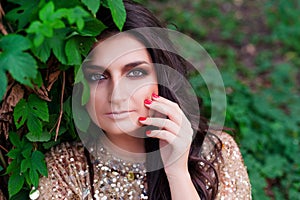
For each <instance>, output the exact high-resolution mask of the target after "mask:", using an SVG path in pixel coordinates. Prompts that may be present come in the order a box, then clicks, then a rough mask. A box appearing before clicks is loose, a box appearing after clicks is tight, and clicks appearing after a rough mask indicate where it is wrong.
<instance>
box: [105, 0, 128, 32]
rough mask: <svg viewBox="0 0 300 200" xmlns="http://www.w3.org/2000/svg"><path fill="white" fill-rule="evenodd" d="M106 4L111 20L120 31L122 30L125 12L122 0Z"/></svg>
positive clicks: (110, 0)
mask: <svg viewBox="0 0 300 200" xmlns="http://www.w3.org/2000/svg"><path fill="white" fill-rule="evenodd" d="M107 4H108V6H109V9H110V12H111V15H112V18H113V20H114V22H115V24H116V25H117V27H118V28H119V29H120V31H121V30H122V28H123V25H124V23H125V21H126V10H125V7H124V4H123V1H122V0H107Z"/></svg>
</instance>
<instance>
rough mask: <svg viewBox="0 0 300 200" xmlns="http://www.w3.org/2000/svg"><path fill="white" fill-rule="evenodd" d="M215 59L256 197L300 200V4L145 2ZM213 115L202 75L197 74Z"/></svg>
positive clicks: (272, 0)
mask: <svg viewBox="0 0 300 200" xmlns="http://www.w3.org/2000/svg"><path fill="white" fill-rule="evenodd" d="M139 2H141V3H143V4H144V5H146V7H147V8H149V9H150V10H151V11H153V12H154V13H155V14H156V16H158V18H159V19H161V20H163V21H164V22H165V23H166V24H167V25H168V27H170V28H172V29H174V28H175V29H176V30H178V31H180V32H182V33H184V34H188V35H190V36H191V37H192V38H194V39H195V40H197V41H198V42H199V43H200V44H201V45H202V46H203V47H204V48H205V49H206V50H207V51H208V53H209V54H210V56H211V57H212V59H213V60H214V61H215V63H216V65H217V66H218V68H219V69H220V71H221V74H222V76H223V79H224V84H225V86H226V92H227V111H226V126H227V127H230V128H233V129H235V133H233V134H234V137H235V139H236V141H237V143H238V144H239V146H240V149H241V152H242V154H243V157H244V161H245V164H246V165H247V169H248V173H249V176H250V181H251V184H252V194H253V199H259V200H262V199H300V168H299V166H300V145H299V139H300V138H299V135H300V116H299V114H300V98H299V97H300V95H299V94H300V87H299V86H300V70H299V65H300V1H299V0H290V1H286V0H260V1H244V0H205V1H204V0H189V1H184V0H177V1H172V0H163V1H153V0H151V1H150V0H140V1H139ZM191 81H192V83H194V84H193V85H194V86H195V87H196V88H197V93H198V94H199V95H200V96H201V97H202V98H203V99H204V106H205V109H206V110H207V111H208V112H209V110H210V107H209V106H210V99H209V95H208V94H207V91H206V90H205V87H204V83H203V81H202V80H201V77H197V76H193V77H191Z"/></svg>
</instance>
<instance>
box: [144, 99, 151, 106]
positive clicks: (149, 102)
mask: <svg viewBox="0 0 300 200" xmlns="http://www.w3.org/2000/svg"><path fill="white" fill-rule="evenodd" d="M144 103H145V104H147V105H150V104H151V103H152V101H151V100H150V99H145V101H144Z"/></svg>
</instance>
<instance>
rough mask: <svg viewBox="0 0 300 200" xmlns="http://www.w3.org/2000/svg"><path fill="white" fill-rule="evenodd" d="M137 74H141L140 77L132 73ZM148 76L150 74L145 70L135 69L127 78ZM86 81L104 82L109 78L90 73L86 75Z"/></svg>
mask: <svg viewBox="0 0 300 200" xmlns="http://www.w3.org/2000/svg"><path fill="white" fill-rule="evenodd" d="M135 72H139V74H138V75H132V74H131V73H135ZM146 75H148V72H147V71H146V70H144V69H133V70H131V71H129V72H128V73H127V74H126V76H127V77H129V78H140V77H144V76H146ZM86 79H87V80H88V81H89V82H96V81H102V80H105V79H107V76H106V75H105V74H101V73H90V74H87V75H86Z"/></svg>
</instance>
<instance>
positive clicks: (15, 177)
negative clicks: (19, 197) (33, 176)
mask: <svg viewBox="0 0 300 200" xmlns="http://www.w3.org/2000/svg"><path fill="white" fill-rule="evenodd" d="M24 181H25V179H24V176H23V175H20V173H13V174H12V175H11V176H10V177H9V180H8V192H9V196H10V197H11V196H13V195H15V194H17V193H18V192H19V191H20V190H21V189H22V186H23V184H24Z"/></svg>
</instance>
